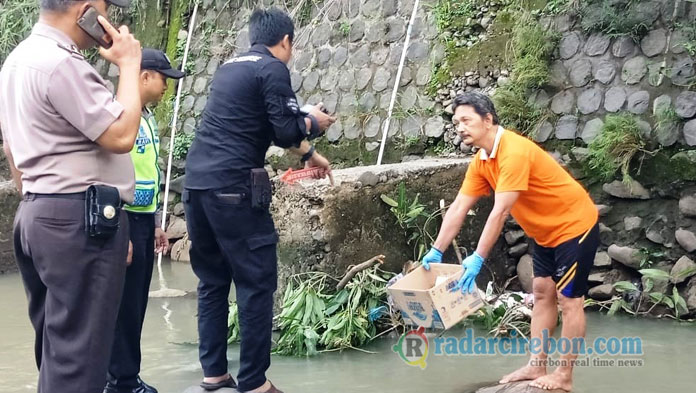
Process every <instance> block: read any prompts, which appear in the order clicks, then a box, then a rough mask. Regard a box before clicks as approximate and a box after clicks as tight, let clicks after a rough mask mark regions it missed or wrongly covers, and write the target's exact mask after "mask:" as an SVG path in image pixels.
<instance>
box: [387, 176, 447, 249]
mask: <svg viewBox="0 0 696 393" xmlns="http://www.w3.org/2000/svg"><path fill="white" fill-rule="evenodd" d="M418 197H419V195H418V194H416V196H415V197H414V198H413V199H412V200H411V199H409V198H408V197H407V196H406V185H405V184H404V183H403V182H401V183H400V184H399V195H398V196H396V198H391V197H389V196H387V195H384V194H382V195H380V198H381V199H382V202H384V203H386V204H387V205H389V206H390V211H391V212H392V214H393V215H394V217H395V218H396V222H397V224H399V226H400V227H401V229H402V230H403V231H404V234H405V235H406V239H407V243H408V245H409V246H411V247H413V259H414V260H416V261H417V260H420V258H421V257H422V256H423V255H424V254H425V251H426V250H427V248H428V246H429V245H430V244H432V243H433V242H434V241H435V235H437V223H436V222H435V219H436V218H437V217H439V216H440V215H442V212H440V211H439V210H438V211H436V212H433V213H430V212H428V211H426V210H425V205H424V204H422V203H420V202H419V201H418Z"/></svg>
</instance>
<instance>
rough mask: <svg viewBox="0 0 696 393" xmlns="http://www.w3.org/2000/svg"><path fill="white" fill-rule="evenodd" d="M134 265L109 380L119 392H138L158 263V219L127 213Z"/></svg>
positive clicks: (128, 276)
mask: <svg viewBox="0 0 696 393" xmlns="http://www.w3.org/2000/svg"><path fill="white" fill-rule="evenodd" d="M127 215H128V224H129V233H130V241H131V243H133V261H132V263H131V264H130V266H128V268H127V269H126V281H125V283H124V285H123V296H122V297H121V307H120V308H119V311H118V319H117V320H116V334H115V335H114V341H113V346H112V348H111V363H110V364H109V374H108V377H107V380H108V381H109V383H111V384H112V385H115V386H117V387H118V388H136V387H138V386H139V384H138V381H137V378H138V375H139V374H140V360H141V356H140V335H141V332H142V330H143V321H144V320H145V311H146V309H147V296H148V293H149V291H150V280H151V279H152V268H153V265H154V260H155V215H154V214H150V213H131V212H127Z"/></svg>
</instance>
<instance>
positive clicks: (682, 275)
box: [669, 255, 696, 284]
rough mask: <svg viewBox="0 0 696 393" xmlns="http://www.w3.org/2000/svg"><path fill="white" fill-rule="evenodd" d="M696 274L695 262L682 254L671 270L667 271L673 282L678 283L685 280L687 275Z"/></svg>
mask: <svg viewBox="0 0 696 393" xmlns="http://www.w3.org/2000/svg"><path fill="white" fill-rule="evenodd" d="M694 275H696V262H694V261H692V260H691V258H689V257H687V256H686V255H684V256H683V257H681V258H679V260H678V261H677V263H676V264H674V267H673V268H672V271H671V272H670V273H669V276H670V280H671V281H672V283H674V284H680V283H683V282H684V281H686V280H687V279H688V278H689V277H691V276H694Z"/></svg>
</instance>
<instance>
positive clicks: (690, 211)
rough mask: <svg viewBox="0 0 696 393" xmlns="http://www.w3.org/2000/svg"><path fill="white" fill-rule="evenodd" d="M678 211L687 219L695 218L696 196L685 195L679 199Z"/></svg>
mask: <svg viewBox="0 0 696 393" xmlns="http://www.w3.org/2000/svg"><path fill="white" fill-rule="evenodd" d="M679 211H680V212H681V214H683V215H685V216H687V217H696V195H693V194H691V195H685V196H683V197H682V198H681V199H679Z"/></svg>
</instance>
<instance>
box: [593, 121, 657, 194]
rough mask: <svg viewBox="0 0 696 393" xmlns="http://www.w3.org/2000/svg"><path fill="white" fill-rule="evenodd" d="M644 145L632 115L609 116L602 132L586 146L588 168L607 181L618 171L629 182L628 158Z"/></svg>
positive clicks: (629, 161)
mask: <svg viewBox="0 0 696 393" xmlns="http://www.w3.org/2000/svg"><path fill="white" fill-rule="evenodd" d="M644 147H645V140H643V136H642V135H641V131H640V127H639V126H638V122H637V120H636V117H635V116H633V115H631V114H628V113H621V114H617V115H608V116H607V117H606V119H605V122H604V126H603V127H602V131H601V133H600V134H599V135H598V136H597V138H595V140H594V141H592V143H590V145H589V150H590V154H589V168H590V170H591V171H592V172H593V174H594V175H596V176H597V177H598V178H599V179H601V180H610V179H612V178H614V176H615V175H616V172H617V171H618V170H621V174H622V176H623V180H624V182H630V181H631V179H632V177H631V175H630V173H629V169H630V165H631V160H632V159H633V157H634V156H635V155H636V153H638V152H640V151H645V150H643V148H644Z"/></svg>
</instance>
